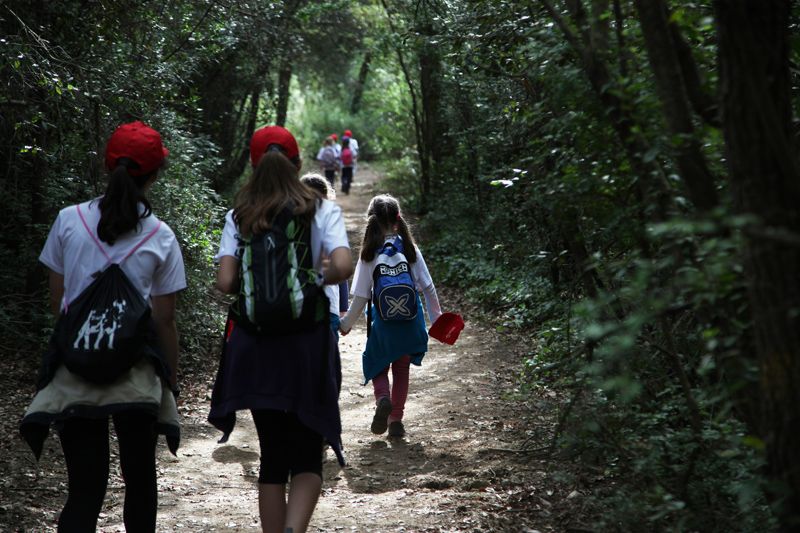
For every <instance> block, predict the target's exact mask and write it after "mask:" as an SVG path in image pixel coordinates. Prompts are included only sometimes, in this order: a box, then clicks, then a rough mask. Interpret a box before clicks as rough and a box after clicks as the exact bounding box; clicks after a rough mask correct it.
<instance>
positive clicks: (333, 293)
mask: <svg viewBox="0 0 800 533" xmlns="http://www.w3.org/2000/svg"><path fill="white" fill-rule="evenodd" d="M324 289H325V296H327V297H328V301H329V303H330V306H329V310H330V312H331V313H333V314H334V315H336V316H339V285H338V284H337V285H325V287H324Z"/></svg>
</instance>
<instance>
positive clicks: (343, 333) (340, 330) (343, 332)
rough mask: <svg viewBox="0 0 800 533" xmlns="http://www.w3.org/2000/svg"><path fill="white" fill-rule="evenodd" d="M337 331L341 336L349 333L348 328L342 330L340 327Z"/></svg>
mask: <svg viewBox="0 0 800 533" xmlns="http://www.w3.org/2000/svg"><path fill="white" fill-rule="evenodd" d="M339 333H340V334H341V335H342V337H344V336H346V335H347V334H348V333H350V330H349V329H348V330H347V331H345V330H343V329H342V328H339Z"/></svg>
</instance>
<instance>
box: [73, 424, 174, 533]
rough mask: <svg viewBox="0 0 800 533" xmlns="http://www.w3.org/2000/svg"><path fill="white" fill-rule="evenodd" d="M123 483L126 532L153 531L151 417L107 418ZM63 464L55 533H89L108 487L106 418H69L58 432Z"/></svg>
mask: <svg viewBox="0 0 800 533" xmlns="http://www.w3.org/2000/svg"><path fill="white" fill-rule="evenodd" d="M113 419H114V429H115V430H116V432H117V439H118V441H119V461H120V467H121V469H122V477H123V480H124V481H125V507H124V510H123V520H124V522H125V530H126V531H136V532H140V531H142V532H150V531H153V532H154V531H155V530H156V506H157V504H158V487H157V485H156V431H155V417H154V416H153V415H152V414H148V413H143V412H137V411H129V412H123V413H117V414H115V415H113ZM59 436H60V437H61V447H62V448H63V450H64V459H65V460H66V463H67V478H68V483H69V492H68V494H67V503H66V504H65V505H64V510H63V511H61V516H60V517H59V519H58V531H65V532H66V531H69V532H73V531H74V532H83V531H95V529H96V527H97V517H98V515H99V514H100V510H101V509H102V507H103V499H104V498H105V494H106V487H107V485H108V470H109V467H108V455H109V445H108V418H100V419H94V418H70V419H67V420H66V421H65V422H64V427H63V428H62V429H61V431H60V432H59Z"/></svg>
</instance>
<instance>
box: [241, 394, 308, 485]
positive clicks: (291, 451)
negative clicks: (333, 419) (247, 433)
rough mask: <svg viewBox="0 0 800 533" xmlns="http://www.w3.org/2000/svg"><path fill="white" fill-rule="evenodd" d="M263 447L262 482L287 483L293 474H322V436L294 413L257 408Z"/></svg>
mask: <svg viewBox="0 0 800 533" xmlns="http://www.w3.org/2000/svg"><path fill="white" fill-rule="evenodd" d="M251 413H252V414H253V422H255V425H256V431H257V432H258V443H259V445H260V446H261V468H260V470H259V473H258V482H259V483H268V484H278V485H283V484H285V483H286V482H287V481H288V480H289V476H290V475H291V476H296V475H297V474H303V473H312V474H317V475H318V476H319V477H322V436H321V435H320V434H319V433H316V432H314V431H313V430H311V429H310V428H308V427H307V426H305V425H303V423H302V422H300V420H299V419H298V418H297V415H295V414H294V413H287V412H285V411H277V410H273V409H263V410H257V411H256V410H253V411H251Z"/></svg>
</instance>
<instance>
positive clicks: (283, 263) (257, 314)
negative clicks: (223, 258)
mask: <svg viewBox="0 0 800 533" xmlns="http://www.w3.org/2000/svg"><path fill="white" fill-rule="evenodd" d="M237 238H238V240H239V248H238V250H237V256H238V257H239V259H240V261H239V269H240V271H239V276H240V278H239V279H240V280H241V281H240V287H239V295H238V297H237V298H236V300H235V301H234V302H233V303H232V304H231V315H232V316H233V319H234V321H235V322H236V325H237V326H241V327H242V328H243V329H245V330H246V331H249V332H250V333H253V334H258V335H289V334H294V333H300V332H303V331H310V330H312V329H314V328H315V327H316V326H317V325H318V324H320V323H321V322H323V321H325V320H327V319H328V311H327V310H328V299H327V297H326V296H325V294H324V292H323V290H322V287H320V286H318V285H317V272H316V271H315V270H314V265H313V258H312V255H311V228H310V227H308V226H307V225H304V224H302V222H301V220H300V219H299V218H298V217H295V216H294V214H293V213H292V210H291V209H288V208H287V209H284V210H283V211H281V212H280V213H279V214H278V216H276V217H275V220H274V221H273V222H272V225H271V226H270V229H269V230H267V231H266V232H264V233H262V234H260V235H254V236H252V237H243V236H241V235H238V236H237Z"/></svg>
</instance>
